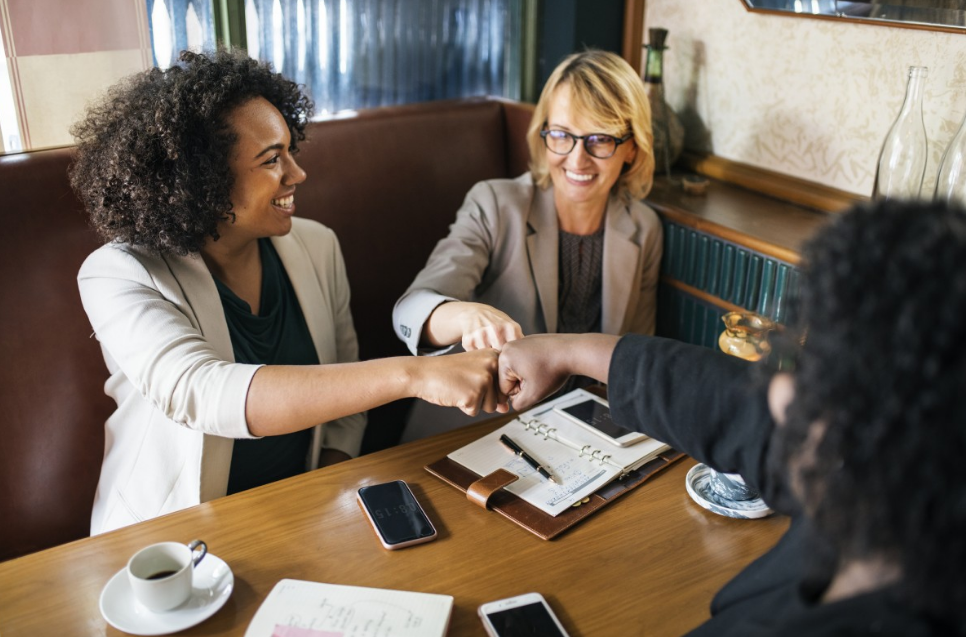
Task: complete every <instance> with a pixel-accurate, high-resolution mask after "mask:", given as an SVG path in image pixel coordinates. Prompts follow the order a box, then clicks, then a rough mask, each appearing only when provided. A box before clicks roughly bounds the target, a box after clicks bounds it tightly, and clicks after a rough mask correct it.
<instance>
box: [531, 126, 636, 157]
mask: <svg viewBox="0 0 966 637" xmlns="http://www.w3.org/2000/svg"><path fill="white" fill-rule="evenodd" d="M551 132H557V133H563V134H564V135H567V136H568V137H570V139H572V140H573V145H571V147H570V150H568V151H567V152H565V153H558V152H557V151H555V150H554V149H552V148H550V146H549V145H548V143H547V135H549V134H550V133H551ZM588 137H610V138H611V139H613V140H614V151H613V152H612V153H611V154H610V155H608V156H607V157H598V156H597V155H595V154H593V153H592V152H590V149H589V148H587V138H588ZM633 137H634V133H628V134H626V135H624V136H623V137H615V136H614V135H608V134H607V133H588V134H587V135H574V134H573V133H570V132H567V131H565V130H560V129H559V128H544V129H543V130H542V131H540V138H541V139H542V140H543V145H544V147H545V148H546V149H547V150H549V151H550V152H551V153H553V154H554V155H561V156H564V155H569V154H570V153H572V152H574V148H577V141H578V140H579V141H581V142H583V144H584V151H585V152H586V153H587V154H588V155H590V156H591V157H594V158H596V159H610V158H611V157H613V156H614V155H615V154H616V153H617V148H618V147H619V146H620V145H621V144H623V143H624V142H626V141H628V140H630V139H632V138H633Z"/></svg>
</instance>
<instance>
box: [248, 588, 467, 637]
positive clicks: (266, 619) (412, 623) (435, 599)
mask: <svg viewBox="0 0 966 637" xmlns="http://www.w3.org/2000/svg"><path fill="white" fill-rule="evenodd" d="M452 610H453V598H452V597H451V596H449V595H436V594H433V593H414V592H409V591H396V590H389V589H383V588H365V587H362V586H345V585H342V584H323V583H320V582H306V581H303V580H295V579H283V580H280V581H279V582H278V583H277V584H276V585H275V588H273V589H272V591H271V592H270V593H269V594H268V597H266V598H265V601H264V602H262V605H261V606H259V607H258V611H257V612H256V613H255V616H254V617H253V618H252V621H251V623H250V624H249V625H248V630H246V631H245V637H350V636H351V637H383V636H386V635H392V636H393V637H443V636H444V635H445V634H446V628H447V627H448V626H449V618H450V614H451V612H452Z"/></svg>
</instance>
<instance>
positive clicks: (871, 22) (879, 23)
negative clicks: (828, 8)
mask: <svg viewBox="0 0 966 637" xmlns="http://www.w3.org/2000/svg"><path fill="white" fill-rule="evenodd" d="M741 4H743V5H744V6H745V11H749V12H751V13H768V14H771V15H775V16H781V17H783V18H810V19H812V20H834V21H835V22H851V23H852V24H863V25H865V26H869V27H895V28H897V29H917V30H920V31H942V32H945V33H958V34H960V35H962V33H963V27H959V26H946V25H942V24H924V23H921V22H900V21H898V20H876V19H875V18H853V17H849V16H837V15H812V14H810V13H792V12H790V11H782V10H780V9H752V8H751V7H749V6H748V5H747V4H745V3H744V2H742V3H741Z"/></svg>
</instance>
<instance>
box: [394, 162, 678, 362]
mask: <svg viewBox="0 0 966 637" xmlns="http://www.w3.org/2000/svg"><path fill="white" fill-rule="evenodd" d="M604 223H605V230H604V256H603V261H604V262H603V277H602V278H603V290H602V299H601V313H602V316H601V331H602V332H603V333H605V334H625V333H628V332H635V333H640V334H653V333H654V322H655V310H656V295H657V282H658V274H659V270H660V265H661V253H662V249H663V231H662V227H661V223H660V220H659V219H658V217H657V215H656V214H655V213H654V211H653V210H651V209H650V208H648V207H647V206H646V205H644V204H643V203H642V202H640V201H633V202H630V203H627V202H626V201H624V200H623V199H621V198H619V197H613V196H612V197H611V199H610V202H609V204H608V206H607V212H606V216H605V222H604ZM558 244H559V235H558V223H557V212H556V208H555V206H554V201H553V186H550V187H549V188H547V189H546V190H541V189H540V188H537V187H536V186H534V184H533V180H532V179H531V177H530V174H529V173H527V174H525V175H522V176H520V177H518V178H516V179H513V180H510V179H495V180H492V181H484V182H481V183H478V184H476V185H475V186H473V188H472V189H471V190H470V191H469V193H468V194H467V195H466V200H465V201H464V202H463V206H462V207H461V208H460V209H459V211H458V212H457V213H456V221H455V222H454V223H453V224H452V225H451V226H450V232H449V236H447V237H446V238H445V239H443V240H441V241H440V242H439V243H438V244H436V248H435V249H434V250H433V252H432V254H431V255H430V257H429V260H428V261H427V263H426V267H424V268H423V270H422V271H421V272H420V273H419V274H418V275H417V276H416V279H415V280H414V281H413V283H412V285H410V286H409V289H408V290H407V291H406V293H405V294H403V296H402V297H401V298H400V299H399V300H398V301H397V302H396V306H395V308H394V309H393V315H392V317H393V328H394V329H395V331H396V335H397V336H398V337H399V338H400V339H401V340H402V341H403V342H405V343H406V345H407V346H408V347H409V349H410V351H411V352H412V353H414V354H417V353H420V354H439V353H444V352H448V351H450V350H451V349H452V348H445V349H442V350H428V349H423V348H419V347H418V343H419V337H420V335H421V333H422V330H423V326H424V325H425V323H426V320H427V319H428V318H429V315H430V314H431V313H432V312H433V310H434V309H435V308H436V307H437V306H438V305H439V304H440V303H444V302H446V301H450V300H452V301H476V302H480V303H486V304H487V305H491V306H493V307H495V308H497V309H499V310H501V311H503V312H506V313H507V314H508V315H509V316H510V317H512V318H513V319H514V320H515V321H517V323H519V324H520V327H521V328H522V330H523V333H524V334H538V333H553V332H556V330H557V283H558V256H557V255H558Z"/></svg>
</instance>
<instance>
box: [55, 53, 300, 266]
mask: <svg viewBox="0 0 966 637" xmlns="http://www.w3.org/2000/svg"><path fill="white" fill-rule="evenodd" d="M179 60H180V63H179V64H177V65H175V66H172V67H171V68H169V69H167V70H161V69H157V68H154V69H150V70H148V71H145V72H143V73H139V74H136V75H133V76H131V77H128V78H126V79H125V80H123V81H121V82H120V83H118V84H117V85H115V86H113V87H112V88H111V89H109V90H108V92H107V94H106V96H105V98H104V99H103V100H102V101H100V102H99V103H97V104H96V105H94V106H92V107H91V108H90V109H88V111H87V114H86V116H85V117H84V119H82V120H81V121H79V122H77V123H76V124H74V126H73V127H72V128H71V133H72V134H73V135H74V137H75V138H76V139H77V151H76V154H75V158H74V161H73V163H72V165H71V168H70V180H71V185H72V186H73V188H74V190H75V192H76V193H77V196H78V197H79V198H80V200H81V201H82V202H83V204H84V206H85V207H86V208H87V211H88V213H89V214H90V219H91V224H92V225H93V227H94V229H95V230H96V231H97V233H98V234H99V235H100V236H101V237H102V238H103V239H104V240H105V241H122V242H125V243H130V244H134V245H139V246H144V247H147V248H150V249H153V250H156V251H158V252H173V253H176V254H180V255H185V254H188V253H192V252H198V251H200V250H201V248H202V246H203V245H204V244H205V242H206V241H207V240H208V238H209V237H211V238H213V239H217V238H218V232H217V225H218V222H219V221H221V220H224V219H233V217H234V215H233V213H232V211H231V209H232V204H231V201H230V199H229V196H230V193H231V188H232V185H233V183H234V179H233V176H232V174H231V171H230V170H229V165H228V158H229V155H230V153H231V151H232V148H233V147H234V144H235V142H236V136H235V135H234V134H233V133H232V131H231V129H230V128H229V126H228V124H227V122H226V117H227V115H228V114H229V112H230V111H231V110H233V109H234V108H236V107H238V106H240V105H241V104H243V103H244V102H246V101H248V100H250V99H252V98H255V97H263V98H265V99H266V100H268V101H269V102H271V103H272V104H273V105H274V106H275V107H276V108H277V109H278V110H279V112H281V114H282V116H283V117H284V118H285V122H286V124H287V125H288V128H289V131H290V133H291V136H292V148H291V150H293V151H295V150H297V148H298V143H299V142H300V141H302V140H304V139H305V125H306V123H307V121H308V118H309V116H310V115H311V113H312V108H313V105H312V101H311V100H310V99H309V98H308V97H307V96H305V95H304V94H303V93H302V91H301V89H300V88H299V86H298V85H297V84H295V83H294V82H291V81H289V80H287V79H285V78H284V77H282V76H281V75H280V74H278V73H275V72H273V71H272V69H271V67H270V66H269V65H268V64H265V63H260V62H257V61H256V60H253V59H251V58H249V57H248V56H247V55H245V54H244V53H243V52H238V51H229V50H224V49H222V50H219V51H216V52H213V53H208V54H202V53H192V52H190V51H184V52H182V53H181V55H180V57H179Z"/></svg>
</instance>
